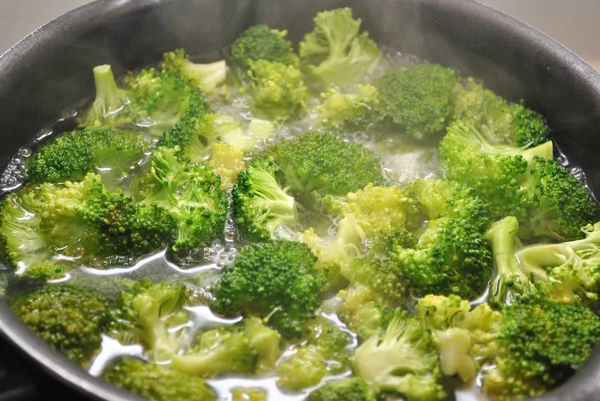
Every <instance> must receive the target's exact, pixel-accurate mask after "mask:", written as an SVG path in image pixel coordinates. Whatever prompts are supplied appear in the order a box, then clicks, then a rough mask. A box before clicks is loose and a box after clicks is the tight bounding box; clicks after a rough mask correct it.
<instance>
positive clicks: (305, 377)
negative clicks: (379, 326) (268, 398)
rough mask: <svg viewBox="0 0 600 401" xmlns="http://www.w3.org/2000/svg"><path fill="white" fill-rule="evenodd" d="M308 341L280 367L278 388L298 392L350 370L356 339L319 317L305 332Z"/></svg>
mask: <svg viewBox="0 0 600 401" xmlns="http://www.w3.org/2000/svg"><path fill="white" fill-rule="evenodd" d="M305 338H306V341H305V342H303V343H302V344H301V345H299V346H297V347H296V349H295V350H294V351H295V352H294V353H293V354H291V355H289V356H288V357H286V358H284V359H283V360H281V361H280V362H279V364H278V365H277V376H278V380H277V384H278V385H279V386H280V387H282V388H284V389H287V390H292V391H298V390H303V389H306V388H309V387H313V386H316V385H317V384H319V383H320V382H321V380H322V379H324V378H325V377H327V376H333V375H338V374H341V373H344V372H346V371H348V370H349V367H348V359H349V357H350V350H349V349H348V347H349V345H351V344H352V336H351V335H350V334H349V333H348V332H346V331H344V330H342V329H340V328H339V327H338V326H336V325H335V324H333V323H332V322H330V321H329V320H327V319H325V318H322V317H319V318H317V319H315V320H313V321H311V322H309V323H308V324H307V326H306V328H305Z"/></svg>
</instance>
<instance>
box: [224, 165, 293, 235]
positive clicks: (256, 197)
mask: <svg viewBox="0 0 600 401" xmlns="http://www.w3.org/2000/svg"><path fill="white" fill-rule="evenodd" d="M278 172H279V168H278V167H277V165H275V164H274V163H273V162H272V161H271V160H270V159H268V158H254V159H252V161H251V163H250V165H249V166H248V168H247V169H246V170H245V171H243V172H241V173H240V174H239V175H238V179H237V183H236V184H235V186H234V187H233V190H232V216H233V221H234V223H235V224H236V227H237V228H238V229H239V230H240V232H241V234H242V236H243V237H245V238H248V239H253V240H259V241H266V240H270V239H276V238H279V237H285V236H286V234H285V233H286V230H289V229H290V228H291V227H293V226H294V225H295V224H296V223H297V221H298V212H297V207H296V201H295V200H294V197H292V196H290V195H288V190H287V188H284V187H282V186H281V185H280V183H279V182H278V181H279V179H278V176H277V174H278Z"/></svg>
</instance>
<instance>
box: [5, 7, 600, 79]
mask: <svg viewBox="0 0 600 401" xmlns="http://www.w3.org/2000/svg"><path fill="white" fill-rule="evenodd" d="M299 1H301V0H299ZM447 1H452V0H447ZM480 1H481V2H482V3H485V4H488V5H490V6H492V7H495V8H497V9H499V10H502V11H504V12H506V13H508V14H511V15H513V16H515V17H517V18H519V19H521V20H523V21H525V22H527V23H529V24H531V25H533V26H535V27H536V28H538V29H539V30H541V31H543V32H545V33H546V34H548V35H550V36H552V37H553V38H554V39H556V40H558V41H559V42H561V43H563V44H564V45H566V46H567V47H569V48H570V49H571V50H573V51H574V52H575V53H577V54H579V56H581V57H582V58H584V59H585V60H587V61H588V62H589V63H590V64H592V65H593V66H594V67H596V68H597V69H598V70H600V42H598V40H597V39H598V38H599V37H600V24H598V20H599V19H600V0H571V1H568V0H480ZM88 2H90V0H0V53H3V52H4V51H6V50H7V49H8V48H9V47H10V46H12V45H13V44H14V43H16V42H17V41H18V40H20V39H21V38H22V37H24V36H25V35H27V34H28V33H30V32H31V31H33V30H35V29H36V28H38V27H39V26H41V25H43V24H44V23H46V22H48V21H50V20H52V19H53V18H56V17H58V16H59V15H61V14H63V13H65V12H66V11H68V10H70V9H73V8H75V7H78V6H81V5H83V4H86V3H88Z"/></svg>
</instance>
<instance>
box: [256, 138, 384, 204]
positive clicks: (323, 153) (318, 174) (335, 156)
mask: <svg viewBox="0 0 600 401" xmlns="http://www.w3.org/2000/svg"><path fill="white" fill-rule="evenodd" d="M268 153H269V154H270V155H272V156H273V158H274V160H275V163H276V164H277V165H278V166H279V167H280V168H281V171H282V175H283V177H284V180H285V185H287V186H288V187H289V188H290V190H291V191H292V192H293V193H295V194H297V195H299V196H301V197H303V198H305V199H306V197H310V196H314V194H315V193H316V194H318V195H321V196H325V195H333V196H343V195H346V194H347V193H348V192H353V191H358V190H359V189H362V188H364V187H365V186H366V185H367V184H373V185H382V184H383V182H384V178H383V172H382V166H381V161H380V159H379V158H378V157H377V156H376V155H375V154H374V153H373V152H372V151H370V150H368V149H366V148H364V147H363V146H361V145H359V144H356V143H350V142H344V141H342V140H340V139H338V138H337V137H335V136H333V135H331V134H328V133H319V132H308V133H305V134H303V135H300V136H298V137H296V138H294V139H291V140H288V141H284V142H281V143H279V144H277V145H274V146H273V147H271V148H270V149H269V150H268Z"/></svg>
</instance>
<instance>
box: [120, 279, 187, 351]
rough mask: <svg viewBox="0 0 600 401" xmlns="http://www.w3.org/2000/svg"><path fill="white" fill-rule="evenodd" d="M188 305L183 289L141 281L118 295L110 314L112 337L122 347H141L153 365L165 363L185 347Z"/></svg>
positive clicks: (181, 287) (185, 289)
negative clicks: (116, 304)
mask: <svg viewBox="0 0 600 401" xmlns="http://www.w3.org/2000/svg"><path fill="white" fill-rule="evenodd" d="M191 303H192V295H191V292H190V290H188V289H187V287H186V286H185V285H183V284H171V283H156V284H153V283H152V282H151V281H150V280H148V279H143V280H141V281H140V282H138V283H136V284H135V285H134V286H133V288H131V289H126V290H123V291H121V294H120V297H119V302H118V307H117V308H115V310H114V311H113V313H112V314H113V324H112V327H111V334H112V335H113V336H114V337H115V338H117V339H119V340H120V341H121V342H122V343H125V344H129V343H137V344H141V345H142V346H143V347H144V350H145V351H146V356H147V358H148V359H149V360H150V361H152V362H156V363H164V362H168V361H170V360H172V358H173V357H174V356H175V355H177V353H178V352H179V351H180V350H181V349H182V348H183V347H184V346H185V345H186V340H187V336H186V333H185V331H184V330H183V329H182V326H183V325H185V324H186V323H187V322H188V313H187V311H186V310H185V309H183V307H184V306H185V305H189V304H191Z"/></svg>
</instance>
